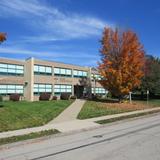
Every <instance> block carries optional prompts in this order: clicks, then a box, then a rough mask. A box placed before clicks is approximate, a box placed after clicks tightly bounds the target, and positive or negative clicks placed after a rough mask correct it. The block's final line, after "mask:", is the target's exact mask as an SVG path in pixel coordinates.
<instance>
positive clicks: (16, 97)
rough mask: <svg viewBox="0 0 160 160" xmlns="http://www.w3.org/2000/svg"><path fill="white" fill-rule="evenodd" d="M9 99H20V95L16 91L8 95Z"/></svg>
mask: <svg viewBox="0 0 160 160" xmlns="http://www.w3.org/2000/svg"><path fill="white" fill-rule="evenodd" d="M9 99H10V101H19V100H20V95H19V94H17V93H14V94H11V95H10V96H9Z"/></svg>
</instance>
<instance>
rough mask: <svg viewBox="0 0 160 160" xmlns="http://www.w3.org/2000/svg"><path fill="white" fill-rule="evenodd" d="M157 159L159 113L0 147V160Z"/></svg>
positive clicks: (159, 153)
mask: <svg viewBox="0 0 160 160" xmlns="http://www.w3.org/2000/svg"><path fill="white" fill-rule="evenodd" d="M39 159H40V160H75V159H76V160H144V159H145V160H159V159H160V114H157V115H150V116H147V117H143V118H138V119H134V120H125V121H121V122H118V123H113V124H108V125H105V126H104V127H101V128H97V129H94V130H90V131H83V132H80V133H74V134H70V135H63V136H57V137H54V136H52V137H51V138H46V139H43V140H39V141H36V142H32V143H26V144H19V143H18V145H15V146H12V147H6V148H3V147H1V149H0V160H39Z"/></svg>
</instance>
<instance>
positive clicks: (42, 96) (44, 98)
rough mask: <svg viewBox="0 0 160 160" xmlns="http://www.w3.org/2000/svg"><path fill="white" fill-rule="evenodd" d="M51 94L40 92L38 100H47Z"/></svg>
mask: <svg viewBox="0 0 160 160" xmlns="http://www.w3.org/2000/svg"><path fill="white" fill-rule="evenodd" d="M50 97H51V95H50V94H49V93H41V94H40V96H39V100H40V101H49V99H50Z"/></svg>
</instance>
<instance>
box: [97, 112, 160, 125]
mask: <svg viewBox="0 0 160 160" xmlns="http://www.w3.org/2000/svg"><path fill="white" fill-rule="evenodd" d="M157 112H160V110H154V111H148V112H145V113H136V114H132V115H127V116H121V117H116V118H110V119H105V120H100V121H96V123H98V124H106V123H111V122H116V121H120V120H124V119H129V118H134V117H140V116H145V115H148V114H153V113H157Z"/></svg>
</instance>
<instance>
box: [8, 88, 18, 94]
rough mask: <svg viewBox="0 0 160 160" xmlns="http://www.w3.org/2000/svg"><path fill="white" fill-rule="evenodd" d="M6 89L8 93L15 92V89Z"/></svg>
mask: <svg viewBox="0 0 160 160" xmlns="http://www.w3.org/2000/svg"><path fill="white" fill-rule="evenodd" d="M7 91H8V93H15V92H16V91H15V90H12V89H8V90H7Z"/></svg>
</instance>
